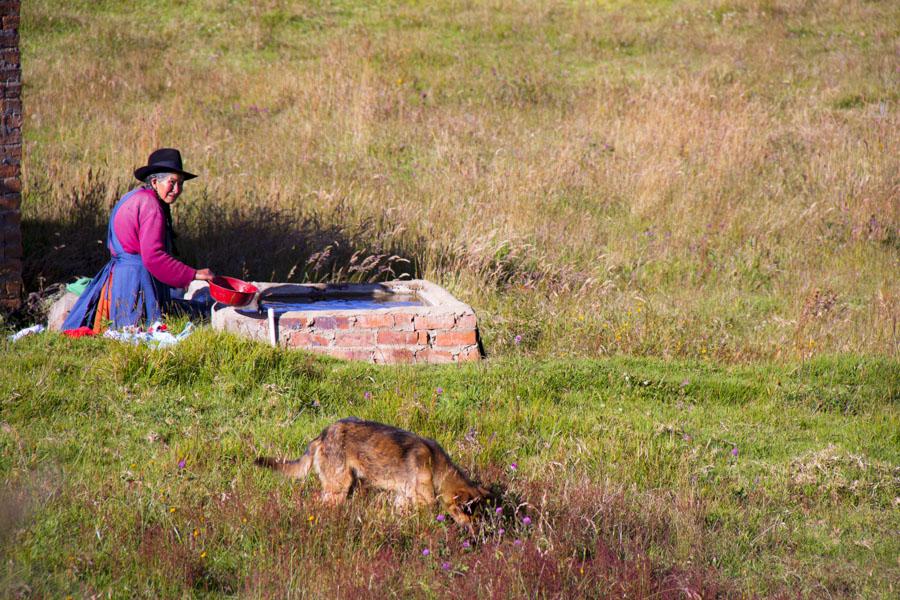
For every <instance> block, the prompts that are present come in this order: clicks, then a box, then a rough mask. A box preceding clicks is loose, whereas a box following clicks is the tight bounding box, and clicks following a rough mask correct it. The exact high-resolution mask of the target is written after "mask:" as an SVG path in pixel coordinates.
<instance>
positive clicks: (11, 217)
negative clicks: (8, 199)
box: [0, 210, 22, 229]
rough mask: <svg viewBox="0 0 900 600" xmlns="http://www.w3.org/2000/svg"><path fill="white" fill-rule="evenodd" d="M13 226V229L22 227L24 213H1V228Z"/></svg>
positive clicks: (8, 211)
mask: <svg viewBox="0 0 900 600" xmlns="http://www.w3.org/2000/svg"><path fill="white" fill-rule="evenodd" d="M10 225H11V226H12V227H11V228H12V229H18V228H19V227H20V226H21V225H22V213H20V212H19V211H17V210H4V211H0V227H2V226H10Z"/></svg>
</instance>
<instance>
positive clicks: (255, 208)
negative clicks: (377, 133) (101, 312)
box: [19, 176, 425, 320]
mask: <svg viewBox="0 0 900 600" xmlns="http://www.w3.org/2000/svg"><path fill="white" fill-rule="evenodd" d="M118 195H119V192H118V191H116V192H114V193H111V192H110V191H109V188H108V186H107V184H106V183H105V182H104V181H103V180H102V178H101V177H99V176H91V177H89V178H88V181H87V183H85V184H82V186H81V187H80V188H78V189H74V190H71V191H68V192H62V191H59V190H51V189H38V190H33V191H32V192H30V194H29V196H30V197H29V198H27V201H26V205H27V208H26V210H24V211H23V213H24V214H23V220H22V236H23V245H24V249H25V257H24V261H23V279H24V282H25V289H26V291H27V292H28V293H29V294H37V298H32V299H31V300H32V301H30V302H26V307H25V308H24V309H23V311H20V312H24V313H26V314H25V315H19V317H20V318H21V317H30V318H31V319H32V320H33V319H34V318H37V317H40V316H41V315H40V314H32V313H35V311H36V310H37V309H36V308H35V307H36V306H38V305H39V304H40V302H38V301H37V300H39V299H40V298H42V297H46V296H47V295H48V294H49V293H50V292H55V291H57V290H58V288H51V286H53V285H54V284H58V283H66V282H68V281H71V280H73V279H74V278H75V277H78V276H86V277H92V276H93V275H94V274H95V273H97V272H98V271H99V270H100V269H101V268H102V266H103V265H104V264H105V263H106V261H107V260H109V251H108V250H107V248H106V232H107V221H108V218H109V213H110V210H111V208H112V205H111V204H110V202H109V200H108V199H109V198H115V197H117V196H118ZM54 196H55V199H54ZM253 200H254V199H252V198H250V199H248V201H247V202H246V203H244V204H242V205H241V206H240V207H238V208H225V207H223V206H221V205H219V204H217V203H216V202H215V200H214V199H212V198H210V197H209V196H208V195H206V194H205V193H203V192H201V194H200V196H199V198H192V199H191V201H190V202H185V203H184V204H183V205H182V206H178V207H177V208H176V209H175V229H176V235H177V237H176V239H175V245H176V251H177V255H178V257H179V258H180V259H181V260H182V261H184V262H186V263H187V264H189V265H192V266H195V267H197V268H202V267H208V268H211V269H212V270H213V271H215V272H216V273H220V274H227V275H231V276H235V277H240V278H242V279H249V280H254V281H283V282H298V283H302V282H320V281H342V282H377V281H387V280H391V279H405V278H414V277H416V276H417V274H418V273H420V272H421V264H420V258H419V257H421V256H422V255H423V252H424V248H425V243H424V240H422V239H420V238H417V237H414V236H410V235H408V234H402V233H399V231H400V230H399V228H397V227H396V224H394V223H391V222H390V220H389V219H388V218H387V217H386V216H385V215H382V216H380V217H378V218H368V219H366V218H362V219H361V218H359V217H358V216H354V215H352V214H351V212H350V210H349V208H347V207H345V206H342V205H341V204H337V205H335V206H334V207H332V208H331V209H329V210H328V211H327V212H324V213H323V212H316V211H303V210H299V209H295V208H281V207H272V206H263V205H259V204H258V203H256V202H254V201H253ZM48 288H49V289H48Z"/></svg>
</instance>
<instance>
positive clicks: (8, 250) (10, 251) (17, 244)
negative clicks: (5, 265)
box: [0, 235, 24, 259]
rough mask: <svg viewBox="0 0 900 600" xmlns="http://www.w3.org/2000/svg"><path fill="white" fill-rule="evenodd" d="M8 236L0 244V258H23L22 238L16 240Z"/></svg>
mask: <svg viewBox="0 0 900 600" xmlns="http://www.w3.org/2000/svg"><path fill="white" fill-rule="evenodd" d="M9 237H10V236H8V235H7V239H6V240H5V241H4V242H3V244H2V245H0V258H19V259H21V258H24V250H23V248H22V242H21V239H22V238H18V240H10V239H9Z"/></svg>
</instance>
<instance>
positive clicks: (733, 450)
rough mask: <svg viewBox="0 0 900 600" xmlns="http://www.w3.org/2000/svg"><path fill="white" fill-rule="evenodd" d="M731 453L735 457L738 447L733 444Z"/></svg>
mask: <svg viewBox="0 0 900 600" xmlns="http://www.w3.org/2000/svg"><path fill="white" fill-rule="evenodd" d="M731 455H732V456H733V457H735V458H737V455H738V449H737V446H735V447H734V448H732V449H731Z"/></svg>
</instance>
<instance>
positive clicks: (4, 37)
mask: <svg viewBox="0 0 900 600" xmlns="http://www.w3.org/2000/svg"><path fill="white" fill-rule="evenodd" d="M18 46H19V32H18V31H16V30H15V29H3V30H0V48H17V47H18Z"/></svg>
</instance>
